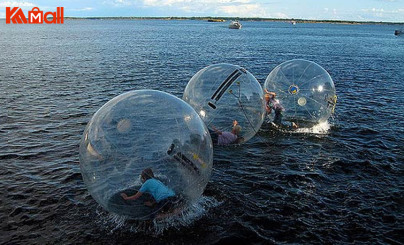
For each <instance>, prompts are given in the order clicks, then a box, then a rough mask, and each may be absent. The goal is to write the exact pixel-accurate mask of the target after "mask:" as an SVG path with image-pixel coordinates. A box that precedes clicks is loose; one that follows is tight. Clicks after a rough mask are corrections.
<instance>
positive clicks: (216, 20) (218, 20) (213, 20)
mask: <svg viewBox="0 0 404 245" xmlns="http://www.w3.org/2000/svg"><path fill="white" fill-rule="evenodd" d="M208 22H225V20H223V19H208Z"/></svg>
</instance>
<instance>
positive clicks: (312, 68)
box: [264, 59, 337, 127]
mask: <svg viewBox="0 0 404 245" xmlns="http://www.w3.org/2000/svg"><path fill="white" fill-rule="evenodd" d="M264 89H266V90H267V91H268V92H275V93H276V99H278V100H279V102H280V104H281V105H282V106H283V107H284V109H285V110H284V112H283V113H282V114H283V121H285V122H295V123H297V124H298V125H299V127H312V126H314V125H316V124H318V123H322V122H325V121H327V119H328V118H329V117H330V115H331V114H332V113H333V111H334V108H335V104H336V100H337V97H336V95H335V87H334V82H333V81H332V79H331V77H330V75H329V74H328V72H327V71H326V70H324V69H323V68H322V67H321V66H319V65H318V64H316V63H314V62H311V61H307V60H302V59H296V60H289V61H286V62H284V63H282V64H280V65H278V66H277V67H275V68H274V69H273V70H272V71H271V73H269V75H268V77H267V79H266V80H265V83H264ZM274 114H275V113H274V112H272V113H271V117H273V115H274Z"/></svg>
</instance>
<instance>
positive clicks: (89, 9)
mask: <svg viewBox="0 0 404 245" xmlns="http://www.w3.org/2000/svg"><path fill="white" fill-rule="evenodd" d="M69 10H70V11H77V12H82V11H92V10H94V8H90V7H88V8H81V9H69Z"/></svg>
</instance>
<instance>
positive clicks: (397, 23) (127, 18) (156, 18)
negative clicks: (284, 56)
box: [65, 17, 404, 25]
mask: <svg viewBox="0 0 404 245" xmlns="http://www.w3.org/2000/svg"><path fill="white" fill-rule="evenodd" d="M65 19H67V20H68V19H72V20H74V19H94V20H101V19H106V20H114V19H118V20H119V19H122V20H201V21H208V20H224V21H232V20H239V21H263V22H296V23H327V24H344V25H363V24H376V25H379V24H381V25H404V22H383V21H379V22H377V21H349V20H305V19H275V18H239V17H65Z"/></svg>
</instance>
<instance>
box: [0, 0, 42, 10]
mask: <svg viewBox="0 0 404 245" xmlns="http://www.w3.org/2000/svg"><path fill="white" fill-rule="evenodd" d="M0 7H1V8H5V7H20V8H27V7H36V4H33V3H30V2H21V1H5V2H0Z"/></svg>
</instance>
